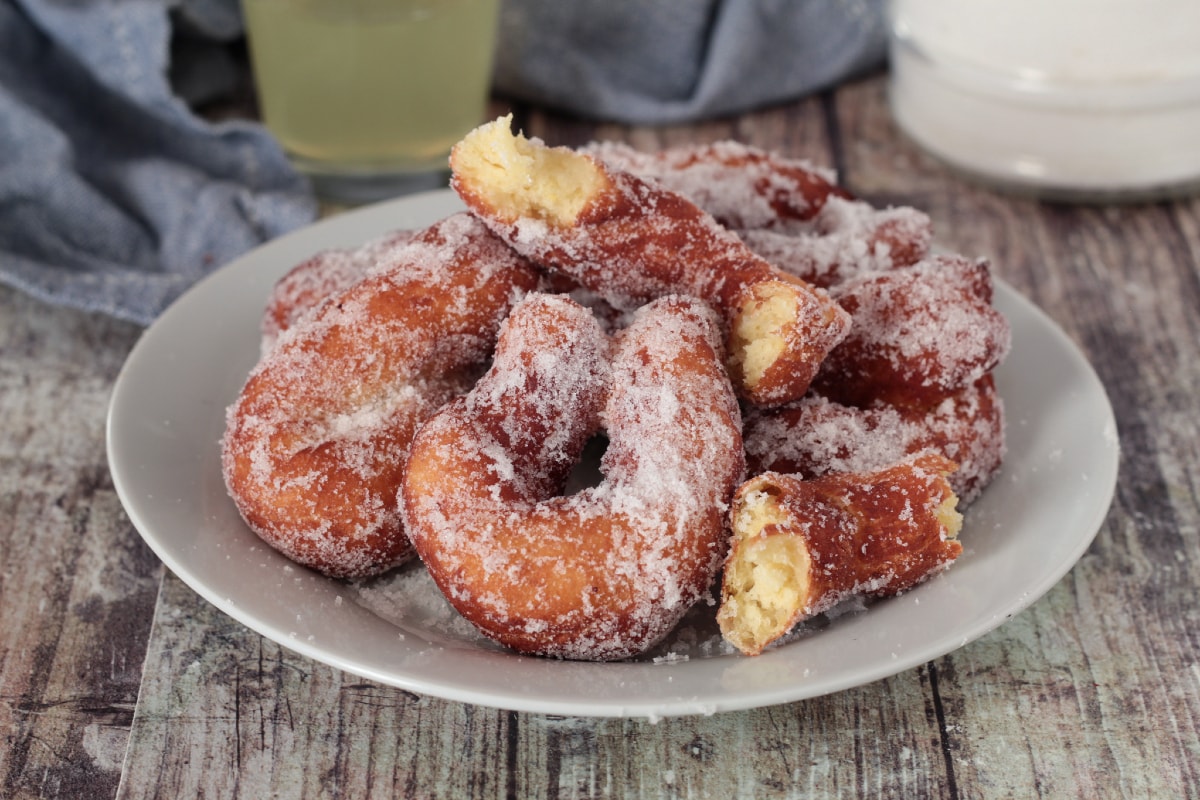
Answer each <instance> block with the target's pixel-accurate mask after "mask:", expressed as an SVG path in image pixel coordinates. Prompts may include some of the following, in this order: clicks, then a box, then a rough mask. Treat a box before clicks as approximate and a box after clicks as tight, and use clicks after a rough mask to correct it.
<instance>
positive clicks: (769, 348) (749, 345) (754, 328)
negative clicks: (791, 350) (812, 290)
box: [730, 281, 800, 389]
mask: <svg viewBox="0 0 1200 800" xmlns="http://www.w3.org/2000/svg"><path fill="white" fill-rule="evenodd" d="M799 313H800V304H799V301H798V300H797V298H796V292H795V290H794V289H793V288H792V287H791V286H790V285H788V284H786V283H783V282H782V281H766V282H763V283H759V284H756V285H755V286H754V287H753V290H752V292H751V295H750V297H749V298H747V299H746V300H745V301H743V303H742V306H741V308H740V309H739V311H738V315H737V319H736V320H735V322H734V325H733V335H732V338H731V348H730V350H731V352H730V355H731V357H732V360H733V366H734V368H735V370H736V371H737V372H738V373H739V374H740V375H741V377H742V384H743V385H744V386H746V387H747V388H749V389H753V388H754V387H755V386H756V385H757V384H758V382H759V381H760V380H762V377H763V375H764V374H765V373H766V371H767V370H768V369H769V368H770V367H771V365H772V364H774V363H775V361H776V360H777V359H778V358H779V356H780V355H781V354H782V353H783V352H784V349H785V348H786V346H787V338H786V333H785V332H786V329H787V327H788V325H789V324H790V323H791V322H792V321H793V320H795V319H796V317H797V316H798V315H799Z"/></svg>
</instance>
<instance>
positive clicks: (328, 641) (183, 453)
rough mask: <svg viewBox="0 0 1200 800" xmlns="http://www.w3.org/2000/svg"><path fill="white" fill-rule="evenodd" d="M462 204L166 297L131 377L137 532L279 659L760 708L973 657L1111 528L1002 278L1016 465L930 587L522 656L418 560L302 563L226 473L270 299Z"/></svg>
mask: <svg viewBox="0 0 1200 800" xmlns="http://www.w3.org/2000/svg"><path fill="white" fill-rule="evenodd" d="M460 207H461V206H460V204H459V201H458V199H457V198H456V197H455V196H454V195H453V194H452V193H450V192H449V191H441V192H434V193H430V194H425V195H417V196H414V197H409V198H403V199H400V200H396V201H392V202H388V203H383V204H379V205H376V206H371V207H368V208H365V209H361V210H359V211H355V212H352V213H348V214H345V215H342V216H337V217H333V218H330V219H327V220H324V221H322V222H319V223H317V224H315V225H312V226H311V227H308V228H305V229H303V230H301V231H298V232H295V233H293V234H290V235H288V236H284V237H282V238H280V239H277V240H275V241H273V242H270V243H268V244H266V245H264V246H263V247H260V248H258V249H257V250H255V251H253V252H251V253H249V254H248V255H246V256H244V257H242V258H240V259H238V260H236V261H234V262H233V263H231V264H229V265H228V266H226V267H224V268H223V269H221V270H219V271H217V272H216V273H214V274H213V275H211V276H210V277H208V278H207V279H205V280H204V281H202V282H201V283H199V284H198V285H197V286H195V287H194V288H193V289H192V290H191V291H189V292H188V293H187V294H186V295H185V296H183V297H182V298H181V299H180V300H179V301H178V302H176V303H175V304H174V305H172V306H171V307H170V308H169V309H168V310H167V311H166V312H165V313H164V314H163V315H162V316H161V318H159V320H158V321H157V322H156V323H155V324H154V325H153V326H152V327H151V328H150V329H149V330H147V331H146V333H145V335H144V336H143V337H142V339H141V340H140V341H139V342H138V344H137V346H136V347H135V348H134V349H133V352H132V353H131V354H130V356H129V359H128V361H127V362H126V364H125V367H124V369H123V370H122V372H121V375H120V376H119V378H118V379H117V383H116V386H115V389H114V392H113V396H112V403H111V407H110V410H109V418H108V456H109V465H110V468H111V470H112V476H113V481H114V484H115V485H116V489H117V492H118V494H119V495H120V498H121V501H122V503H124V505H125V509H126V510H127V512H128V513H129V516H130V518H131V519H132V521H133V524H134V525H135V526H136V527H137V529H138V531H139V532H140V533H141V535H142V536H143V537H144V538H145V540H146V542H147V543H149V545H150V546H151V547H152V548H153V549H154V551H155V552H156V553H157V554H158V556H159V557H160V558H161V559H162V560H163V561H164V562H165V563H166V565H167V566H168V567H169V568H170V569H171V570H172V571H174V572H175V574H176V575H178V576H179V577H180V578H181V579H183V581H185V582H186V583H187V584H188V585H189V586H191V587H192V588H193V589H194V590H196V591H197V592H198V593H200V594H201V595H202V596H203V597H205V598H206V599H207V600H208V601H209V602H211V603H213V604H214V605H216V606H217V607H218V608H220V609H221V610H222V611H224V612H225V613H227V614H229V615H230V616H232V617H234V618H235V619H237V620H239V621H241V622H242V623H244V624H246V625H247V626H249V627H250V628H252V629H254V630H255V631H257V632H259V633H260V634H262V635H263V636H266V637H268V638H270V639H273V640H275V641H276V642H279V643H280V644H282V645H284V646H285V647H288V648H291V649H292V650H295V651H297V652H299V653H302V654H304V655H306V656H309V657H311V658H314V659H316V660H318V661H323V662H325V663H327V664H330V665H332V666H335V667H338V668H340V669H343V670H346V671H347V672H351V673H354V674H356V675H361V676H364V677H367V678H370V679H372V680H376V681H379V682H381V683H385V684H391V685H394V686H398V687H400V688H403V689H407V690H410V691H413V692H418V693H422V694H429V695H435V696H438V697H442V698H446V699H450V700H457V701H462V702H467V703H477V704H481V705H487V706H495V707H500V708H506V709H512V710H517V711H529V712H542V713H551V714H565V715H581V716H582V715H590V716H642V717H651V718H657V717H661V716H669V715H679V714H697V713H703V714H711V713H714V712H718V711H726V710H732V709H744V708H753V707H758V706H765V705H771V704H775V703H783V702H788V701H792V700H799V699H802V698H806V697H814V696H817V695H821V694H826V693H829V692H835V691H838V690H841V689H846V688H848V687H852V686H857V685H860V684H864V683H867V682H870V681H874V680H878V679H880V678H884V677H887V676H889V675H893V674H896V673H898V672H901V671H903V670H906V669H909V668H911V667H914V666H917V665H919V664H922V663H924V662H927V661H929V660H930V659H933V658H936V657H938V656H941V655H943V654H945V653H948V652H950V651H952V650H954V649H956V648H958V647H961V646H963V645H965V644H966V643H968V642H970V641H971V640H973V639H975V638H977V637H979V636H981V635H982V634H984V633H986V632H988V631H990V630H992V629H993V628H995V627H997V626H998V625H1000V624H1001V623H1003V622H1004V621H1006V620H1007V619H1009V618H1011V617H1012V616H1013V615H1015V614H1017V613H1018V612H1019V611H1021V610H1022V609H1024V608H1025V607H1027V606H1029V605H1030V604H1031V603H1033V602H1034V601H1035V600H1037V599H1038V598H1039V597H1041V596H1042V595H1043V594H1044V593H1046V592H1047V591H1048V590H1049V589H1050V588H1051V587H1052V586H1053V585H1054V584H1055V583H1056V582H1057V581H1058V580H1059V579H1060V578H1061V577H1062V576H1063V575H1064V574H1065V573H1066V572H1067V570H1069V569H1070V568H1071V566H1072V565H1073V564H1074V563H1075V562H1076V560H1077V559H1078V558H1079V557H1080V556H1081V555H1082V554H1083V552H1084V551H1085V550H1086V549H1087V547H1088V545H1089V543H1090V542H1091V541H1092V538H1093V537H1094V536H1095V534H1096V532H1097V530H1098V529H1099V527H1100V525H1101V523H1102V522H1103V520H1104V517H1105V514H1106V512H1107V509H1108V506H1109V503H1110V501H1111V499H1112V494H1113V490H1114V488H1115V484H1116V472H1117V456H1118V443H1117V431H1116V424H1115V422H1114V419H1113V414H1112V409H1111V407H1110V406H1109V403H1108V398H1107V397H1106V396H1105V393H1104V389H1103V387H1102V386H1101V384H1100V382H1099V380H1098V379H1097V378H1096V375H1095V373H1094V372H1093V371H1092V369H1091V367H1090V366H1089V365H1088V363H1087V361H1086V360H1085V359H1084V358H1083V356H1082V355H1081V354H1080V352H1079V351H1078V350H1077V349H1076V347H1075V346H1074V345H1073V344H1072V343H1071V342H1070V340H1068V339H1067V337H1066V336H1065V335H1064V334H1063V333H1062V332H1061V331H1060V330H1059V329H1058V328H1057V327H1056V326H1055V325H1054V324H1053V323H1052V322H1051V321H1050V320H1049V319H1048V318H1047V317H1046V316H1045V315H1043V314H1042V313H1041V312H1040V311H1039V310H1038V309H1036V308H1035V307H1034V306H1033V305H1032V304H1030V303H1029V302H1028V301H1026V300H1024V299H1023V298H1021V297H1020V296H1018V295H1017V294H1016V293H1015V292H1014V291H1013V290H1012V289H1010V288H1009V287H1007V286H1006V285H1004V284H1003V283H998V286H997V298H996V303H997V305H998V307H999V308H1000V309H1001V310H1002V311H1003V312H1004V313H1005V314H1006V315H1007V316H1008V318H1009V320H1010V321H1011V323H1012V327H1013V349H1012V354H1011V356H1010V357H1009V359H1008V361H1007V362H1006V363H1005V364H1004V365H1003V366H1002V367H1001V368H1000V370H999V371H998V373H997V375H998V384H999V387H1000V392H1001V394H1002V396H1003V397H1004V400H1005V403H1006V407H1007V412H1008V420H1009V430H1008V443H1009V453H1008V458H1007V461H1006V465H1005V467H1004V470H1003V472H1002V473H1001V474H1000V475H999V476H998V477H997V478H996V480H995V481H994V482H993V484H992V485H991V486H990V487H989V488H988V489H987V490H986V492H985V493H984V495H983V496H982V497H981V498H980V499H979V500H978V501H976V503H975V504H974V505H973V506H972V507H971V508H970V510H969V512H968V514H967V518H966V523H965V525H964V528H963V531H962V534H961V538H962V541H963V543H964V545H965V552H964V554H963V555H962V557H961V558H960V559H959V560H958V562H957V563H956V564H955V565H954V566H953V567H952V568H951V569H950V570H949V571H947V572H946V573H944V574H942V575H940V576H938V577H936V578H934V579H933V580H931V581H929V582H927V583H926V584H924V585H922V586H920V587H918V588H917V589H915V590H913V591H911V592H909V593H907V594H905V595H902V596H900V597H897V598H893V599H890V600H885V601H881V602H878V603H875V604H873V605H872V606H871V608H870V609H869V610H867V611H863V612H861V613H842V614H839V615H837V616H836V618H833V619H822V620H821V621H820V622H818V623H816V624H814V625H811V626H809V627H808V628H807V629H806V630H805V632H804V634H803V635H802V636H799V637H795V638H793V640H792V641H790V642H789V643H787V644H785V645H782V646H780V647H777V648H774V649H771V650H769V651H768V652H766V653H765V654H763V655H761V656H759V657H757V658H747V657H743V656H740V655H737V654H735V653H733V652H732V651H730V650H729V649H728V647H726V646H722V645H720V644H718V643H717V640H716V639H715V637H714V636H713V635H712V631H713V626H712V623H711V615H712V609H711V608H707V607H705V608H701V609H699V610H698V612H697V614H695V615H693V618H692V621H689V622H687V623H686V624H685V625H684V626H681V629H680V630H679V631H677V633H676V634H675V635H674V637H673V638H672V640H670V641H669V642H668V643H667V644H666V645H664V646H663V647H660V648H659V649H658V650H656V651H655V653H653V654H651V655H650V656H649V657H647V658H645V659H643V660H639V661H634V662H623V663H612V664H595V663H574V662H561V661H553V660H545V659H539V658H530V657H523V656H519V655H515V654H513V653H510V652H507V651H504V650H502V649H500V648H498V647H496V646H495V645H492V644H490V643H487V642H484V641H483V640H481V639H480V638H479V637H478V636H476V635H475V634H474V632H473V631H472V630H471V629H470V628H469V626H466V625H465V623H463V622H462V621H461V620H460V619H457V618H456V617H455V615H454V614H453V613H452V612H451V611H449V608H448V606H446V605H445V602H444V601H443V600H442V599H441V598H440V597H438V596H437V595H436V591H435V590H434V589H433V588H432V582H431V581H430V580H429V579H428V577H427V576H426V575H425V574H424V573H423V571H422V570H421V568H420V567H419V565H416V566H414V567H411V568H407V569H403V570H401V571H399V572H398V573H396V574H395V575H392V576H389V577H387V578H385V579H381V580H377V581H373V582H367V583H364V584H355V583H349V582H343V581H335V580H330V579H328V578H324V577H322V576H320V575H317V574H316V573H314V572H310V571H309V570H307V569H304V568H301V567H297V566H295V565H293V564H292V563H290V562H289V561H288V560H286V559H285V558H284V557H283V556H281V555H279V554H277V553H275V551H273V550H271V549H270V548H268V547H266V546H265V545H263V544H262V543H261V542H260V541H259V540H258V538H257V537H256V536H255V535H254V534H253V533H252V532H251V531H250V530H249V529H248V528H247V527H246V526H245V524H244V523H243V522H242V520H241V518H240V517H239V516H238V513H237V511H236V510H235V508H234V506H233V503H232V502H231V501H230V500H229V498H228V496H227V495H226V492H225V486H224V484H223V482H222V478H221V470H220V462H219V456H220V453H219V440H220V438H221V434H222V431H223V429H224V424H225V419H224V412H225V408H226V406H227V405H229V404H230V403H231V402H232V401H233V399H234V398H235V396H236V395H237V393H238V391H239V389H240V388H241V385H242V382H243V381H244V380H245V378H246V375H247V373H248V372H249V370H250V368H251V367H252V366H253V364H254V362H255V361H256V359H257V356H258V347H259V331H258V324H259V318H260V315H261V313H262V309H263V306H264V303H265V299H266V297H267V294H268V292H269V290H270V288H271V286H272V284H273V283H274V282H275V280H276V279H277V278H279V277H280V276H281V275H282V274H283V273H284V272H285V271H286V270H287V269H289V268H290V267H292V266H293V265H295V264H296V263H298V262H300V261H301V260H302V259H304V258H305V257H307V256H308V255H310V254H312V253H313V252H315V251H317V250H320V249H322V248H327V247H334V246H351V245H356V244H359V243H361V242H364V241H366V240H367V239H369V238H372V237H374V236H376V235H379V234H381V233H383V232H386V231H388V230H391V229H395V228H407V227H417V226H423V225H426V224H428V223H430V222H433V221H435V220H436V219H439V218H441V217H443V216H445V215H447V214H449V213H451V212H453V211H456V210H458V209H459V208H460Z"/></svg>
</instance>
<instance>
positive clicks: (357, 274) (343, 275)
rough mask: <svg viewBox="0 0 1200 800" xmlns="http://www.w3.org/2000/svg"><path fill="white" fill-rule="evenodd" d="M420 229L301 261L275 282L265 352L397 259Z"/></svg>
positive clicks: (269, 302) (265, 319) (264, 329)
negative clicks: (293, 328)
mask: <svg viewBox="0 0 1200 800" xmlns="http://www.w3.org/2000/svg"><path fill="white" fill-rule="evenodd" d="M416 235H417V231H404V230H399V231H392V232H391V233H388V234H386V235H384V236H381V237H379V238H378V239H375V240H373V241H370V242H367V243H366V244H364V245H362V246H360V247H356V248H350V249H340V250H322V251H321V252H319V253H317V254H316V255H314V256H312V257H311V258H309V259H306V260H305V261H302V262H301V263H299V264H297V265H296V266H294V267H292V269H290V270H289V271H288V273H287V274H286V275H284V276H283V277H282V278H281V279H280V280H279V281H278V282H277V283H276V284H275V286H274V288H273V289H272V291H271V296H270V297H268V298H267V309H266V311H265V313H264V314H263V318H262V337H263V338H262V353H263V355H266V353H267V352H268V351H269V350H270V349H271V348H272V347H274V346H275V340H276V339H278V338H279V335H280V334H281V333H283V332H284V331H285V330H287V329H288V328H290V327H291V326H292V325H294V324H295V323H296V322H297V321H298V320H300V319H302V318H303V317H304V316H306V315H307V314H309V313H311V312H313V311H314V310H315V309H316V308H317V307H319V306H320V305H322V304H323V303H325V302H326V301H327V300H329V299H330V298H332V297H335V296H337V295H339V294H341V293H342V292H343V291H345V290H346V289H349V288H350V287H351V286H352V285H354V284H355V283H357V282H358V281H360V280H362V278H363V276H365V275H366V274H367V272H368V271H370V270H371V269H375V268H377V267H378V266H380V265H386V264H388V263H391V261H392V260H393V253H395V251H397V250H399V249H400V248H402V247H403V246H404V245H405V244H406V243H407V242H409V241H411V240H412V238H413V237H414V236H416Z"/></svg>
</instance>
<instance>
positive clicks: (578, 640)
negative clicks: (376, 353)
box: [404, 295, 744, 659]
mask: <svg viewBox="0 0 1200 800" xmlns="http://www.w3.org/2000/svg"><path fill="white" fill-rule="evenodd" d="M717 335H718V328H717V324H716V320H715V318H714V317H713V315H712V313H711V311H709V310H708V309H707V307H706V306H704V305H703V304H702V303H699V302H698V301H695V300H691V299H685V298H678V297H667V298H663V299H661V300H658V301H656V302H654V303H651V304H650V305H648V306H647V307H645V308H644V309H642V310H641V311H639V312H638V313H637V314H636V315H635V317H634V319H633V322H632V323H631V325H630V326H629V327H628V328H627V329H625V330H624V331H623V332H622V333H621V334H620V335H619V337H618V338H617V340H616V341H615V342H613V343H612V344H611V347H612V349H613V352H612V355H611V361H610V356H609V352H608V351H609V347H610V343H609V340H608V338H607V337H606V336H605V335H604V333H603V332H602V330H601V328H600V326H599V324H598V323H597V322H596V320H595V319H594V318H593V317H592V315H591V313H590V312H589V311H587V310H586V309H584V308H583V307H581V306H579V305H578V304H576V303H574V302H573V301H571V300H569V299H567V298H564V297H560V296H548V295H531V296H530V297H529V298H527V299H526V300H525V301H523V302H522V303H521V304H519V305H518V306H517V307H516V309H514V311H513V313H512V316H511V317H510V318H509V320H508V321H507V322H506V323H505V327H504V329H503V332H502V333H501V336H500V341H499V344H498V346H497V351H496V358H495V360H494V362H493V365H492V367H491V368H490V369H489V371H488V373H487V374H486V375H485V376H484V377H483V378H481V379H480V381H479V382H478V383H477V384H476V387H475V388H474V389H473V390H472V391H471V392H470V393H469V394H468V395H467V396H466V397H464V398H461V399H459V400H456V401H454V402H453V403H451V404H449V405H448V406H446V407H445V408H444V409H443V410H442V411H440V412H439V413H438V414H437V415H436V416H434V417H433V418H432V419H431V420H430V421H429V422H428V423H427V424H426V425H424V426H423V427H422V429H421V431H420V433H419V434H418V436H417V438H416V440H415V441H414V443H413V450H412V454H411V457H410V461H409V468H408V473H407V476H406V478H405V482H404V507H405V518H406V521H407V524H408V526H409V530H410V534H411V536H412V538H413V542H414V544H415V545H416V548H417V550H418V552H419V553H420V555H421V558H422V560H423V561H424V562H425V564H426V566H427V568H428V569H429V571H430V572H431V574H432V575H433V577H434V580H435V581H436V582H437V583H438V586H439V587H440V588H441V589H442V591H443V592H444V593H445V595H446V597H447V599H448V600H449V601H450V602H451V604H453V605H454V606H455V607H456V608H457V609H458V610H459V611H460V612H461V613H462V614H463V615H464V616H465V617H466V618H467V619H469V620H471V621H472V622H473V623H475V624H476V625H477V626H478V627H479V628H480V630H481V631H483V632H484V633H485V634H486V635H488V636H490V637H492V638H494V639H496V640H497V641H500V642H502V643H504V644H505V645H507V646H509V647H512V648H514V649H517V650H519V651H522V652H527V653H537V654H542V655H551V656H557V657H562V658H574V659H617V658H625V657H629V656H632V655H635V654H637V653H640V652H642V651H644V650H645V649H646V648H648V647H650V646H652V645H653V644H654V643H655V642H657V641H658V640H659V639H661V638H662V637H663V636H664V635H666V634H667V633H668V632H669V631H670V630H671V629H672V628H673V627H674V626H675V624H676V623H677V622H678V621H679V620H680V619H681V618H682V616H683V615H684V613H685V612H686V611H687V610H688V609H689V608H690V607H691V606H692V605H693V604H694V603H695V602H696V600H697V599H699V598H700V597H701V596H702V595H703V594H704V593H705V592H706V591H707V589H708V587H709V585H710V584H711V582H712V579H713V577H714V576H715V574H716V570H717V568H718V566H719V564H720V561H721V559H722V558H723V556H724V553H725V541H724V529H725V528H724V526H725V521H724V520H725V513H726V511H727V508H726V502H727V499H728V497H729V496H730V494H731V493H732V491H733V489H734V488H735V487H736V485H737V482H738V481H739V480H740V479H741V477H742V475H743V471H744V460H743V450H742V442H741V432H740V427H741V423H740V416H739V413H738V409H737V405H736V401H735V399H734V396H733V391H732V387H731V386H730V384H729V379H728V377H727V376H726V374H725V371H724V367H723V365H722V362H721V358H720V351H719V342H718V339H717ZM598 428H603V429H604V430H605V431H606V432H607V435H608V439H609V444H608V449H607V451H606V452H605V453H604V456H603V458H602V460H601V470H602V472H603V475H604V479H603V480H602V481H601V482H600V483H599V484H598V485H596V486H591V487H588V488H585V489H583V490H581V491H579V492H578V493H576V494H573V495H570V496H562V495H558V494H555V492H557V491H558V490H559V489H560V488H561V485H562V482H563V480H565V478H566V473H567V471H568V470H569V469H570V467H571V466H572V464H573V463H574V461H575V460H576V459H577V458H578V456H579V453H580V452H581V451H582V449H583V446H584V444H585V443H586V442H587V440H588V439H589V438H590V437H591V435H592V434H593V433H594V431H595V430H597V429H598Z"/></svg>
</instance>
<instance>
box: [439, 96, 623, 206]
mask: <svg viewBox="0 0 1200 800" xmlns="http://www.w3.org/2000/svg"><path fill="white" fill-rule="evenodd" d="M451 160H452V162H453V166H454V172H455V174H456V175H457V176H458V179H459V181H460V182H461V183H462V184H463V185H465V186H466V187H469V191H471V192H472V193H474V194H476V195H478V196H479V197H480V198H481V199H482V200H483V201H484V202H486V203H487V204H488V205H489V206H491V207H492V208H493V209H495V211H496V212H497V214H498V215H500V216H501V217H503V218H504V219H506V220H508V221H513V220H516V219H520V218H523V217H533V218H534V219H538V220H542V221H544V222H546V223H548V224H551V225H554V226H556V227H569V226H571V225H573V224H574V223H575V220H576V219H578V217H579V214H580V212H582V211H583V209H584V207H585V206H586V205H587V204H588V202H589V201H590V200H591V199H592V198H593V197H595V196H596V195H597V194H599V193H600V191H601V190H602V189H603V188H604V186H606V185H607V178H606V177H605V176H604V173H603V171H602V170H601V168H600V167H599V166H598V165H597V164H596V162H595V161H593V160H592V159H591V158H589V157H588V156H585V155H583V154H581V153H577V152H575V151H573V150H570V149H567V148H564V147H544V146H542V145H541V142H539V141H537V140H534V141H530V140H528V139H526V138H525V136H524V135H523V134H521V133H519V132H518V133H515V134H514V133H513V132H512V115H511V114H510V115H508V116H506V117H501V118H499V119H496V120H494V121H492V122H489V123H486V124H484V125H481V126H479V127H478V128H476V129H475V130H473V131H471V133H469V134H467V136H466V137H465V138H464V139H463V140H462V141H461V142H459V143H458V144H457V145H455V147H454V153H453V155H452V156H451Z"/></svg>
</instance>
